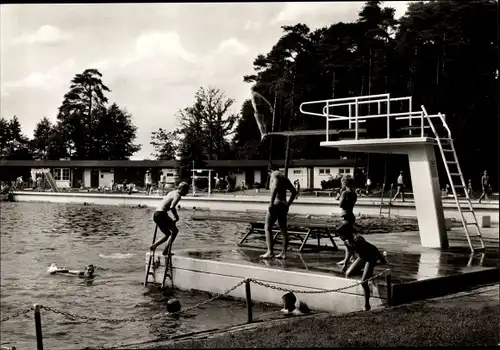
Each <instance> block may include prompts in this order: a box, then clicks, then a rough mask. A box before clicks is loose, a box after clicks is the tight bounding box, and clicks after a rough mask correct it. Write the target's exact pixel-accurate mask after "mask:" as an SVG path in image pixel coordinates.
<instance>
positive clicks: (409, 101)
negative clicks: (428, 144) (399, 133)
mask: <svg viewBox="0 0 500 350" xmlns="http://www.w3.org/2000/svg"><path fill="white" fill-rule="evenodd" d="M408 108H409V109H410V110H409V112H410V115H409V117H410V136H411V135H412V134H411V132H412V130H411V126H412V121H413V114H411V112H412V111H413V106H412V102H411V96H410V99H409V100H408Z"/></svg>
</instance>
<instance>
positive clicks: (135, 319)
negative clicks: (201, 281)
mask: <svg viewBox="0 0 500 350" xmlns="http://www.w3.org/2000/svg"><path fill="white" fill-rule="evenodd" d="M387 271H389V269H385V270H384V271H382V272H380V273H378V274H376V275H375V276H372V277H370V278H368V279H366V280H364V281H360V282H357V283H355V284H352V285H349V286H345V287H341V288H336V289H321V290H296V289H287V288H283V287H278V286H275V285H271V284H268V283H265V282H261V281H259V280H256V279H253V278H250V279H249V280H250V282H252V283H255V284H257V285H260V286H262V287H266V288H270V289H274V290H279V291H281V292H285V293H289V292H291V293H297V294H300V293H302V294H322V293H334V292H340V291H342V290H345V289H349V288H353V287H356V286H359V285H361V284H363V283H365V282H369V281H373V280H375V279H376V278H378V277H380V276H381V275H383V274H384V273H386V272H387ZM245 281H246V279H244V280H242V281H240V282H238V283H237V284H235V285H234V286H233V287H232V288H230V289H228V290H227V291H225V292H224V293H220V294H217V295H215V296H214V297H212V298H210V299H208V300H205V301H203V302H201V303H198V304H196V305H193V306H190V307H188V308H186V309H183V310H180V311H177V312H162V313H158V314H156V315H153V316H148V317H128V318H105V317H95V316H87V315H77V314H73V313H71V312H68V311H61V310H58V309H56V308H53V307H50V306H44V305H40V308H41V309H44V310H47V311H50V312H53V313H55V314H59V315H63V316H65V317H68V318H71V319H83V320H86V321H102V322H109V323H121V322H144V321H152V320H155V319H159V318H162V317H164V316H178V315H180V314H183V313H186V312H188V311H191V310H194V309H197V308H199V307H200V306H203V305H206V304H208V303H211V302H212V301H215V300H217V299H219V298H220V297H222V296H224V295H227V294H229V293H231V292H232V291H233V290H235V289H236V288H238V287H239V286H241V285H243V284H244V283H245ZM31 310H33V307H32V306H31V307H29V308H27V309H22V310H19V311H18V312H16V313H14V314H13V315H11V316H7V317H4V318H2V319H1V320H0V323H1V322H5V321H8V320H10V319H13V318H16V317H19V316H21V315H24V314H27V313H28V312H30V311H31Z"/></svg>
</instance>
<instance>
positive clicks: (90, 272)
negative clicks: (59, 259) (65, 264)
mask: <svg viewBox="0 0 500 350" xmlns="http://www.w3.org/2000/svg"><path fill="white" fill-rule="evenodd" d="M94 270H95V268H94V265H92V264H90V265H87V266H85V269H84V270H83V271H81V270H69V269H67V268H58V267H57V265H56V264H52V265H51V266H50V267H49V273H50V274H51V275H54V274H56V273H57V274H64V275H69V276H75V277H80V278H86V279H92V278H94Z"/></svg>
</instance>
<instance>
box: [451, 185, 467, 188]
mask: <svg viewBox="0 0 500 350" xmlns="http://www.w3.org/2000/svg"><path fill="white" fill-rule="evenodd" d="M453 187H455V188H465V186H464V185H455V186H453Z"/></svg>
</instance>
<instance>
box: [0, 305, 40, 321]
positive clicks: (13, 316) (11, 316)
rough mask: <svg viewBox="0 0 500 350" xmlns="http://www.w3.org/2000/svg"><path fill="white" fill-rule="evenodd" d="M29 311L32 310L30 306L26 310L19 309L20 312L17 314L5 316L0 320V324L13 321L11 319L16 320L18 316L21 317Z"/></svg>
mask: <svg viewBox="0 0 500 350" xmlns="http://www.w3.org/2000/svg"><path fill="white" fill-rule="evenodd" d="M31 310H33V306H30V307H29V308H27V309H21V310H19V311H18V312H16V313H14V314H13V315H10V316H6V317H4V318H2V319H1V320H0V323H2V322H5V321H8V320H10V319H13V318H16V317H19V316H21V315H25V314H27V313H28V312H30V311H31Z"/></svg>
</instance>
